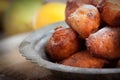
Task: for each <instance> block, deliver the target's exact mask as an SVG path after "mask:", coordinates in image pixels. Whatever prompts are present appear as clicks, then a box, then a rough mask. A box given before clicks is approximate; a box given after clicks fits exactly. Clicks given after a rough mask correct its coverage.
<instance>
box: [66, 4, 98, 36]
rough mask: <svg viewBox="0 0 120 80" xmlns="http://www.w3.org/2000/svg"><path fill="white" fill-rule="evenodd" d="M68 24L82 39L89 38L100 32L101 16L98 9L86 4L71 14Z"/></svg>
mask: <svg viewBox="0 0 120 80" xmlns="http://www.w3.org/2000/svg"><path fill="white" fill-rule="evenodd" d="M66 22H67V23H68V24H69V25H70V27H71V28H72V29H74V30H75V31H76V32H77V33H78V34H79V35H80V36H81V37H82V38H87V37H88V36H89V35H90V34H91V33H94V32H96V31H97V30H98V27H99V25H100V14H99V11H98V10H97V8H96V7H94V6H92V5H87V4H84V5H81V6H80V7H78V8H77V9H76V10H75V11H74V12H73V13H71V14H70V15H69V16H68V17H67V20H66Z"/></svg>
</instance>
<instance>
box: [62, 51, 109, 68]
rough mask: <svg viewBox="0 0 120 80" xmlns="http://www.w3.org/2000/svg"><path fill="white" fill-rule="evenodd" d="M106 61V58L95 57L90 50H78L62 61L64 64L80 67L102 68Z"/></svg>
mask: <svg viewBox="0 0 120 80" xmlns="http://www.w3.org/2000/svg"><path fill="white" fill-rule="evenodd" d="M106 63H108V62H107V61H106V60H104V59H100V58H96V57H93V56H91V55H90V53H89V52H88V51H82V52H77V53H76V54H73V55H72V56H71V57H69V58H68V59H65V60H64V61H63V62H62V64H64V65H68V66H74V67H80V68H102V67H104V65H105V64H106Z"/></svg>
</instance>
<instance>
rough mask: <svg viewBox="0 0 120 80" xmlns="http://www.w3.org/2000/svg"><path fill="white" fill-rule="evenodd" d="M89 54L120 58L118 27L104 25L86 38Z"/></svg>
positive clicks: (119, 33) (119, 29) (119, 32)
mask: <svg viewBox="0 0 120 80" xmlns="http://www.w3.org/2000/svg"><path fill="white" fill-rule="evenodd" d="M86 45H87V48H88V50H89V51H90V52H91V54H93V55H95V56H98V57H102V58H106V59H116V58H120V28H110V27H104V28H102V29H101V30H99V31H98V32H96V33H94V34H91V35H90V36H89V37H88V38H87V39H86Z"/></svg>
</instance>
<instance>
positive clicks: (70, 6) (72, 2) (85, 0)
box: [65, 0, 91, 19]
mask: <svg viewBox="0 0 120 80" xmlns="http://www.w3.org/2000/svg"><path fill="white" fill-rule="evenodd" d="M90 3H91V0H67V5H66V10H65V16H66V19H67V18H68V16H69V15H70V14H71V13H73V12H74V11H75V10H76V9H77V8H78V7H80V6H81V5H83V4H90Z"/></svg>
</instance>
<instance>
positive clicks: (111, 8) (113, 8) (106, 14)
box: [101, 0, 120, 27]
mask: <svg viewBox="0 0 120 80" xmlns="http://www.w3.org/2000/svg"><path fill="white" fill-rule="evenodd" d="M101 16H102V19H103V20H104V21H105V22H106V23H108V24H109V25H111V26H113V27H116V26H120V0H105V1H104V2H103V6H102V10H101Z"/></svg>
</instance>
